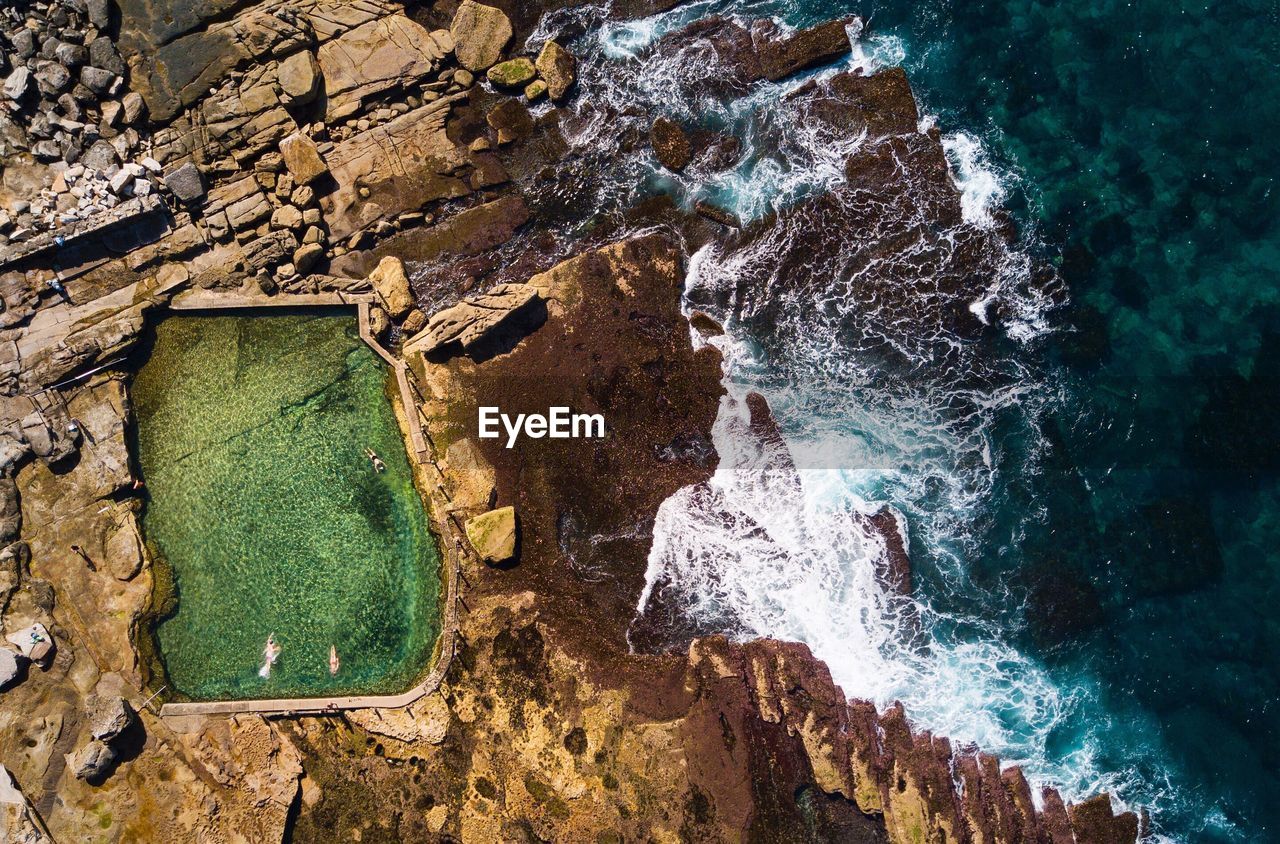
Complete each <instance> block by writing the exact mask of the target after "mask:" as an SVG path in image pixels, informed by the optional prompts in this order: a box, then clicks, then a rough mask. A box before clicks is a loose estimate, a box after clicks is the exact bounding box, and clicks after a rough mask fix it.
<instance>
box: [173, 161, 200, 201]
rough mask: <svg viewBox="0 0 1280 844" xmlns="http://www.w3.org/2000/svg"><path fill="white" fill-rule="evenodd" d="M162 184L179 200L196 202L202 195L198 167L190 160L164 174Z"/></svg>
mask: <svg viewBox="0 0 1280 844" xmlns="http://www.w3.org/2000/svg"><path fill="white" fill-rule="evenodd" d="M164 184H165V187H167V188H168V189H169V190H171V191H173V195H174V196H176V197H177V198H178V200H179V201H181V202H197V201H199V200H200V199H202V198H203V197H204V179H203V178H202V177H201V175H200V168H199V167H197V166H196V165H195V164H194V163H192V162H190V161H188V162H187V163H186V164H183V165H182V166H181V167H179V168H178V169H177V170H174V171H173V172H172V173H170V174H169V175H167V176H165V177H164Z"/></svg>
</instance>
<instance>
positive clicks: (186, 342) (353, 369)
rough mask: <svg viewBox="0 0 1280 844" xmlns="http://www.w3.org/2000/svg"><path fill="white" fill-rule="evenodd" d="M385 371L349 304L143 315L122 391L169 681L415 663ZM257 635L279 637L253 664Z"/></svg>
mask: <svg viewBox="0 0 1280 844" xmlns="http://www.w3.org/2000/svg"><path fill="white" fill-rule="evenodd" d="M386 382H387V374H386V368H385V367H384V366H383V364H382V362H381V361H380V360H379V359H378V358H377V357H376V355H375V354H374V353H373V351H372V350H371V349H369V348H368V347H367V346H366V345H365V344H364V343H363V342H362V341H361V340H360V338H359V336H358V334H357V330H356V321H355V320H354V319H352V318H351V317H337V316H317V315H314V314H302V313H297V314H289V315H282V316H269V317H268V316H245V315H240V314H237V315H223V316H172V317H168V318H166V319H164V320H163V321H161V322H160V323H159V324H158V325H157V326H156V327H155V332H154V337H153V340H152V343H151V344H150V349H149V351H148V352H147V355H146V359H145V362H144V363H143V365H142V367H141V369H140V370H139V371H138V373H137V375H136V376H135V378H134V382H133V386H132V388H131V393H130V394H131V397H132V399H133V403H134V409H135V411H136V413H137V419H138V437H137V455H138V459H139V463H140V464H141V467H142V476H143V478H144V480H145V482H146V485H147V487H146V488H147V493H148V499H147V507H146V510H145V512H144V514H143V527H144V529H145V533H146V538H147V542H148V545H149V546H150V547H151V548H152V550H153V551H154V552H155V553H157V554H158V555H159V556H160V557H161V558H163V560H164V561H165V562H167V563H168V564H169V565H170V566H171V567H172V569H173V572H174V575H175V580H176V586H177V598H178V603H177V609H176V612H174V613H173V614H172V615H170V616H169V617H167V618H165V619H163V620H162V621H161V623H160V625H159V627H158V630H157V633H156V635H157V640H158V644H159V648H160V653H161V656H162V658H163V659H164V663H165V667H166V669H167V672H168V677H169V681H170V683H172V685H173V686H174V688H176V689H177V690H178V691H179V692H181V693H183V694H185V695H187V696H188V697H190V698H193V699H196V700H209V699H225V698H255V697H287V696H317V695H327V694H335V693H337V694H342V693H353V692H383V693H393V692H399V691H403V690H404V689H406V688H408V687H409V686H411V685H412V684H413V682H414V681H415V680H416V679H417V677H418V676H419V675H420V674H421V673H423V672H424V671H425V668H426V664H427V660H428V658H429V656H430V652H431V647H432V645H433V644H434V642H435V639H436V636H437V635H438V632H439V621H438V617H437V613H436V602H437V596H438V590H439V578H438V572H437V569H438V565H439V557H438V555H437V552H436V549H435V545H434V542H433V539H432V537H431V535H430V533H429V531H428V527H427V519H426V514H425V513H424V511H423V507H422V503H421V499H420V498H419V496H418V493H417V490H416V489H415V487H414V485H413V478H412V474H411V470H410V466H409V462H408V458H407V456H406V454H405V449H404V444H403V441H402V439H401V434H400V429H399V426H398V425H397V424H396V419H395V416H394V414H393V412H392V409H391V405H390V403H389V401H388V399H387V397H386V393H385V388H386ZM366 447H369V448H372V449H373V450H374V451H375V452H377V453H378V454H379V455H380V456H381V457H382V459H383V460H384V461H385V463H386V466H387V469H386V471H385V472H383V473H381V474H377V473H375V472H374V471H373V469H372V467H371V464H370V461H369V460H368V458H367V457H366V456H365V453H364V449H365V448H366ZM268 635H274V637H275V640H276V642H277V643H278V644H279V645H280V647H281V653H280V657H279V660H278V661H277V662H276V664H275V666H274V668H273V669H272V671H271V672H270V676H269V677H268V678H265V679H264V678H262V677H261V676H259V673H258V672H259V668H260V667H261V666H262V663H263V654H262V652H263V646H264V644H265V642H266V639H267V636H268ZM331 645H333V646H336V648H337V651H338V656H339V659H340V660H341V667H340V669H339V670H338V672H337V674H336V675H331V674H330V671H329V648H330V646H331Z"/></svg>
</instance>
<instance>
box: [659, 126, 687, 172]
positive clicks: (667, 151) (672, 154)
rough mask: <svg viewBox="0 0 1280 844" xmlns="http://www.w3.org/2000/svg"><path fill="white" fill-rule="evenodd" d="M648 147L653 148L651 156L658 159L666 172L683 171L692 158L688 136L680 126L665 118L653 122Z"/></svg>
mask: <svg viewBox="0 0 1280 844" xmlns="http://www.w3.org/2000/svg"><path fill="white" fill-rule="evenodd" d="M649 145H650V146H652V147H653V154H654V155H656V156H657V157H658V161H659V162H661V164H662V166H663V167H666V168H667V169H668V170H675V171H677V172H679V171H680V170H683V169H684V168H685V166H686V165H688V163H689V159H690V158H691V157H692V156H693V149H692V147H691V146H690V145H689V136H688V135H686V134H685V131H684V130H683V129H681V128H680V124H678V123H676V122H675V121H673V120H669V119H667V118H665V117H659V118H658V119H657V120H655V121H653V127H652V128H651V129H650V130H649Z"/></svg>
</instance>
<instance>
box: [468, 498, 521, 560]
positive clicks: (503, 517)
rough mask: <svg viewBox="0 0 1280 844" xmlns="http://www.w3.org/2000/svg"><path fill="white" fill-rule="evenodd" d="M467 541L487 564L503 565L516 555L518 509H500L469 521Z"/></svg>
mask: <svg viewBox="0 0 1280 844" xmlns="http://www.w3.org/2000/svg"><path fill="white" fill-rule="evenodd" d="M466 530H467V540H468V541H469V542H470V543H471V547H472V548H474V549H475V551H476V554H478V555H479V556H480V559H482V560H484V561H485V562H486V563H490V564H494V563H502V562H506V561H507V560H510V559H511V558H512V557H514V556H515V555H516V509H515V508H514V507H499V508H498V509H497V510H490V511H489V512H488V513H482V514H481V515H479V516H474V517H472V518H470V519H467V524H466Z"/></svg>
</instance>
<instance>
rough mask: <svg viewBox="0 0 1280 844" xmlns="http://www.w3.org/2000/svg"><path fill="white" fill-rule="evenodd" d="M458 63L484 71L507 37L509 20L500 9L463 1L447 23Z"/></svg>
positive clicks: (496, 55)
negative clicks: (448, 23) (450, 22)
mask: <svg viewBox="0 0 1280 844" xmlns="http://www.w3.org/2000/svg"><path fill="white" fill-rule="evenodd" d="M449 34H450V35H452V36H453V43H454V48H453V50H454V54H455V55H456V56H457V58H458V64H460V65H462V66H463V67H464V68H466V69H467V70H470V71H479V70H487V69H488V68H489V67H490V66H492V65H493V64H494V63H495V62H497V61H498V59H499V58H501V57H502V50H503V48H504V47H506V46H507V42H508V41H510V40H511V34H512V30H511V21H510V20H509V19H508V18H507V16H506V14H505V13H504V12H503V11H502V10H501V9H495V8H494V7H492V6H485V5H482V4H480V3H476V2H475V0H463V2H462V5H460V6H459V7H458V11H457V13H456V14H455V15H454V16H453V23H452V24H450V26H449Z"/></svg>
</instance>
